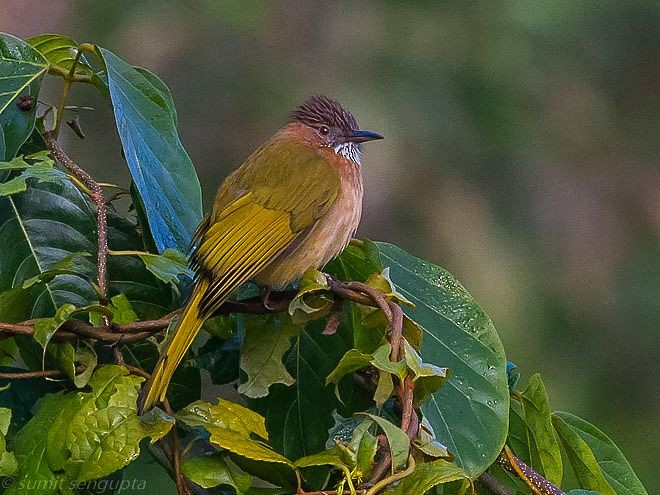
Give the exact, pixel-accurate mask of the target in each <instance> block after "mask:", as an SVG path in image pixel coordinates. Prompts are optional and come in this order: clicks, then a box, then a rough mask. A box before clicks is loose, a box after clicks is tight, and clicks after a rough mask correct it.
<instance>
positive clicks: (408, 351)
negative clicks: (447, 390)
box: [403, 339, 449, 406]
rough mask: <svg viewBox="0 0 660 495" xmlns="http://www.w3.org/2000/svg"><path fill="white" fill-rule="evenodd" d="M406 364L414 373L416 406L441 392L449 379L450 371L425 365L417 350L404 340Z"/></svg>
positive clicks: (432, 365)
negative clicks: (441, 388)
mask: <svg viewBox="0 0 660 495" xmlns="http://www.w3.org/2000/svg"><path fill="white" fill-rule="evenodd" d="M403 342H404V348H405V356H406V364H407V365H408V368H410V370H411V371H412V373H413V381H414V382H415V384H416V387H415V406H419V405H421V404H422V403H423V402H424V401H425V400H426V398H427V397H428V396H429V395H431V394H434V393H435V392H437V391H438V390H440V387H442V386H443V385H444V384H445V382H446V381H447V379H448V378H449V369H448V368H441V367H440V366H436V365H434V364H430V363H424V362H423V361H422V357H421V356H420V355H419V354H418V353H417V351H416V350H415V348H414V347H413V346H412V345H410V343H409V342H408V341H407V340H405V339H404V341H403Z"/></svg>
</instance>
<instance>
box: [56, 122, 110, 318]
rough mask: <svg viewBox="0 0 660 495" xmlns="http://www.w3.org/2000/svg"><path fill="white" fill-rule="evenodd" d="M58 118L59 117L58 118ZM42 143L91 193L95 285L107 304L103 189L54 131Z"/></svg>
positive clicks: (106, 244) (105, 216) (103, 302)
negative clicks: (94, 209)
mask: <svg viewBox="0 0 660 495" xmlns="http://www.w3.org/2000/svg"><path fill="white" fill-rule="evenodd" d="M58 118H59V116H58ZM44 141H45V142H46V146H48V149H49V150H50V152H51V155H52V156H53V158H54V159H55V161H56V162H58V163H60V164H61V165H62V166H64V167H65V168H66V169H67V170H68V171H69V172H71V173H72V174H73V176H74V177H75V178H76V179H78V180H79V181H80V182H82V183H83V184H84V185H85V187H87V188H88V189H89V190H90V191H91V195H90V198H91V199H92V201H93V202H94V204H96V216H97V224H96V229H97V236H98V255H97V272H96V283H97V285H98V290H99V300H100V302H101V304H104V305H105V304H107V297H108V287H107V278H108V277H107V270H108V219H107V213H108V211H107V206H106V204H105V201H104V199H103V189H102V188H101V186H99V184H98V182H96V181H95V180H94V179H93V178H92V176H91V175H89V174H88V173H87V172H85V171H84V170H83V169H82V168H80V166H78V164H76V162H74V161H73V160H72V159H71V158H70V157H69V155H67V154H66V152H65V151H64V149H63V148H62V147H61V146H60V145H59V143H58V142H57V135H56V132H54V131H48V132H46V133H44Z"/></svg>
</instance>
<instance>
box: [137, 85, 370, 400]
mask: <svg viewBox="0 0 660 495" xmlns="http://www.w3.org/2000/svg"><path fill="white" fill-rule="evenodd" d="M374 139H382V136H381V135H379V134H376V133H375V132H371V131H364V130H360V129H359V128H358V124H357V121H356V120H355V117H353V115H351V113H350V112H348V111H347V110H345V109H344V108H342V106H341V105H340V104H339V103H338V102H337V101H335V100H332V99H330V98H327V97H325V96H314V97H312V98H310V99H308V100H307V101H306V102H305V103H303V104H302V105H301V106H299V107H298V108H297V109H296V110H294V111H293V113H292V114H291V118H290V119H289V121H288V122H287V124H286V125H284V127H282V128H281V129H280V130H279V131H277V132H276V133H275V134H274V135H273V136H272V137H271V138H270V139H268V140H267V141H266V142H265V143H264V144H263V145H262V146H261V147H260V148H259V149H257V150H256V151H255V152H254V153H253V154H252V155H250V157H249V158H248V159H247V160H246V161H245V163H243V165H241V166H240V167H239V168H238V169H237V170H235V171H234V172H233V173H232V174H231V175H230V176H229V177H227V179H226V180H225V181H224V182H223V183H222V185H221V186H220V188H219V189H218V193H217V195H216V198H215V202H214V204H213V210H212V211H211V213H210V214H209V215H208V216H207V217H206V218H205V219H204V220H203V221H202V223H201V224H200V225H199V227H198V228H197V231H196V233H195V235H194V237H193V244H192V245H193V248H192V255H191V261H190V263H191V267H192V269H193V270H194V272H195V287H194V289H193V292H192V295H191V296H190V299H189V300H188V302H187V304H186V306H185V308H184V309H183V312H182V314H181V316H180V318H179V322H178V325H177V328H176V330H175V333H174V336H173V338H172V340H171V342H170V343H169V345H168V346H167V348H166V350H165V352H164V353H162V354H161V357H160V360H159V361H158V364H157V365H156V368H155V370H154V371H153V373H152V374H151V379H150V380H148V381H147V383H146V384H145V386H144V388H143V389H142V392H141V394H140V410H141V411H146V410H149V409H151V408H152V407H153V406H154V405H155V404H156V403H157V402H158V401H162V400H163V399H164V398H165V392H166V391H167V386H168V384H169V381H170V379H171V377H172V374H173V373H174V370H175V369H176V367H177V366H178V365H179V363H180V362H181V360H182V359H183V356H184V354H185V353H186V351H187V350H188V348H189V347H190V345H191V344H192V343H193V340H194V339H195V337H196V336H197V334H198V333H199V330H200V329H201V327H202V325H203V323H204V321H205V320H206V319H207V318H209V317H210V316H211V315H212V314H213V313H214V312H215V311H216V310H217V309H218V308H219V307H220V305H222V303H223V302H225V301H226V300H227V298H228V297H229V296H230V295H231V294H232V292H233V291H234V290H235V289H237V288H238V287H239V286H240V285H242V284H243V283H245V282H246V281H248V280H254V281H255V282H257V283H258V284H259V285H261V286H263V287H266V288H267V289H268V290H269V289H270V288H281V287H284V286H286V285H288V284H289V283H291V282H293V281H295V280H296V279H298V278H300V277H301V276H302V275H303V274H304V273H305V271H307V270H308V269H310V268H321V267H322V266H323V265H325V264H326V263H327V262H328V261H330V260H331V259H332V258H334V257H335V256H337V255H338V254H339V253H340V252H341V251H342V250H343V249H344V248H345V247H346V245H347V244H348V242H349V241H350V240H351V237H352V236H353V234H354V233H355V230H356V229H357V227H358V223H359V222H360V214H361V212H362V175H361V170H360V156H361V153H360V143H363V142H366V141H372V140H374Z"/></svg>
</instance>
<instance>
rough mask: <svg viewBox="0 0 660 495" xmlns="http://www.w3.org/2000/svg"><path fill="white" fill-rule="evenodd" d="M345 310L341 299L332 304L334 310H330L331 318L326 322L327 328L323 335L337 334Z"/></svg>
mask: <svg viewBox="0 0 660 495" xmlns="http://www.w3.org/2000/svg"><path fill="white" fill-rule="evenodd" d="M343 309H344V300H343V299H339V298H337V299H335V301H334V302H333V303H332V308H330V316H328V321H327V322H326V324H325V328H324V329H323V332H322V334H323V335H334V334H335V333H337V329H338V328H339V323H340V321H341V313H342V310H343Z"/></svg>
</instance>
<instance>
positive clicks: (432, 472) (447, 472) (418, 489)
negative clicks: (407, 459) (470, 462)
mask: <svg viewBox="0 0 660 495" xmlns="http://www.w3.org/2000/svg"><path fill="white" fill-rule="evenodd" d="M464 478H468V474H467V473H466V472H465V471H464V470H463V469H461V468H460V467H459V466H457V465H456V464H454V463H451V462H447V461H443V460H442V459H439V460H437V461H433V462H425V463H420V464H417V466H416V468H415V471H414V472H413V473H412V474H411V475H409V476H406V477H405V478H403V480H401V483H399V485H398V486H397V487H396V488H394V490H392V491H391V492H388V493H391V495H412V494H413V493H414V494H420V495H421V494H423V493H426V492H427V491H429V490H430V489H431V488H433V487H435V486H438V485H442V484H444V483H448V482H450V481H455V480H460V479H464Z"/></svg>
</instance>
